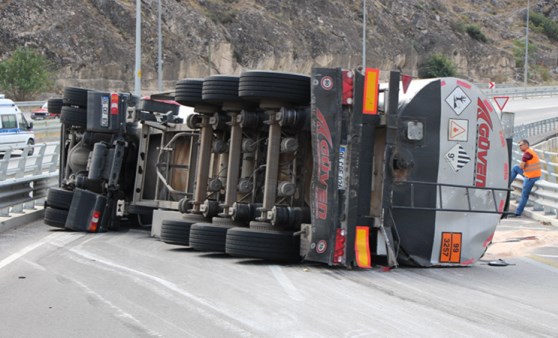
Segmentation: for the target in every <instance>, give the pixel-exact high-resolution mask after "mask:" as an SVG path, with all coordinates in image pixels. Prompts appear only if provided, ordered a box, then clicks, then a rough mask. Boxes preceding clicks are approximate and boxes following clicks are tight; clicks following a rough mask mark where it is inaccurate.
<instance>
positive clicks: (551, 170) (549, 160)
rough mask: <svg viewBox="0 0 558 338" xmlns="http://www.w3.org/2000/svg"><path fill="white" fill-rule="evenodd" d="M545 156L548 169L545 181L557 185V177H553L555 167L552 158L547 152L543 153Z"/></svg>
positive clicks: (545, 164)
mask: <svg viewBox="0 0 558 338" xmlns="http://www.w3.org/2000/svg"><path fill="white" fill-rule="evenodd" d="M543 156H544V166H545V169H546V174H545V178H544V179H545V180H546V181H548V182H552V183H556V177H555V176H554V175H552V174H553V173H554V166H552V165H551V163H552V156H551V154H549V152H547V151H543Z"/></svg>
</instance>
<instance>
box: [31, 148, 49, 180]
mask: <svg viewBox="0 0 558 338" xmlns="http://www.w3.org/2000/svg"><path fill="white" fill-rule="evenodd" d="M45 151H46V143H43V144H41V146H40V149H39V152H38V154H37V160H36V162H35V164H36V165H35V170H34V171H33V174H34V175H39V174H41V173H42V172H43V162H44V159H45Z"/></svg>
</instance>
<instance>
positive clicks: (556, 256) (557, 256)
mask: <svg viewBox="0 0 558 338" xmlns="http://www.w3.org/2000/svg"><path fill="white" fill-rule="evenodd" d="M537 256H539V257H548V258H558V255H540V254H538V255H537Z"/></svg>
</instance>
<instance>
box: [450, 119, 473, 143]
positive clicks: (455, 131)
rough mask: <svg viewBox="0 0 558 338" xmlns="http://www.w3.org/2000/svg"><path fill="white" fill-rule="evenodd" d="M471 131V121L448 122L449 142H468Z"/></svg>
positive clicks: (451, 120) (454, 120) (455, 120)
mask: <svg viewBox="0 0 558 338" xmlns="http://www.w3.org/2000/svg"><path fill="white" fill-rule="evenodd" d="M468 131H469V120H458V119H449V120H448V141H463V142H467V134H468Z"/></svg>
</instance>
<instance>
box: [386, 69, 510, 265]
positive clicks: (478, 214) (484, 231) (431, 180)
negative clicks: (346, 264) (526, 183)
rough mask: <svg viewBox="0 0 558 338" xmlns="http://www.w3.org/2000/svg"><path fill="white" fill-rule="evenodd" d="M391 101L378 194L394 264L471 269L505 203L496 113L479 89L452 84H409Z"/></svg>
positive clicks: (503, 146)
mask: <svg viewBox="0 0 558 338" xmlns="http://www.w3.org/2000/svg"><path fill="white" fill-rule="evenodd" d="M398 102H399V103H398V107H397V117H396V123H395V126H394V128H388V131H387V140H388V142H387V145H386V154H385V155H386V162H385V182H384V191H387V194H383V196H384V201H383V205H384V215H383V220H384V224H385V225H386V227H387V229H391V233H392V235H393V239H394V249H395V252H396V253H397V260H398V261H399V262H400V263H403V264H410V265H417V266H456V265H457V266H466V265H471V264H473V263H474V262H475V261H477V260H478V259H479V258H480V257H481V256H482V255H483V253H484V252H485V251H486V249H487V246H488V245H489V244H490V242H491V240H492V237H493V234H494V231H495V230H496V226H497V224H498V222H499V220H500V218H501V215H502V213H503V212H504V207H505V205H506V198H507V192H508V180H509V160H508V145H507V142H506V137H505V135H504V130H503V128H502V124H501V121H500V114H501V112H500V111H499V110H497V109H496V108H495V107H494V106H493V105H492V103H491V101H490V100H489V99H488V98H487V97H486V96H485V95H484V94H483V93H482V92H481V90H480V89H479V88H477V87H476V86H474V85H473V84H471V83H469V82H467V81H464V80H460V79H456V78H439V79H428V80H415V81H412V82H411V84H410V86H409V87H408V89H407V91H406V92H405V93H403V91H402V90H399V101H398ZM388 119H389V117H388ZM390 140H391V141H390ZM386 196H390V198H389V199H386Z"/></svg>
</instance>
